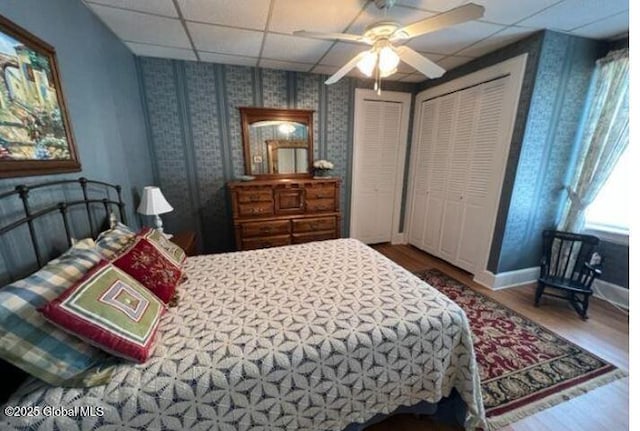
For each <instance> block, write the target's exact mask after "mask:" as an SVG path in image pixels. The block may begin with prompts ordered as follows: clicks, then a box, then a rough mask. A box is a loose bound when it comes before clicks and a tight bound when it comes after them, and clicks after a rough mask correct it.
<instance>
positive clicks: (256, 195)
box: [237, 189, 273, 203]
mask: <svg viewBox="0 0 640 431" xmlns="http://www.w3.org/2000/svg"><path fill="white" fill-rule="evenodd" d="M237 193H238V202H239V203H247V202H269V201H272V200H273V193H272V192H271V189H266V190H238V191H237Z"/></svg>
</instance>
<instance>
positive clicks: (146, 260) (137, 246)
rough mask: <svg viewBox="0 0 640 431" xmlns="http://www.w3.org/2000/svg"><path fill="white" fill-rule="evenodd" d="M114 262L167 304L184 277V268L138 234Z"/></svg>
mask: <svg viewBox="0 0 640 431" xmlns="http://www.w3.org/2000/svg"><path fill="white" fill-rule="evenodd" d="M112 263H113V264H114V265H115V266H117V267H118V268H120V269H122V270H123V271H124V272H126V273H127V274H129V275H131V276H132V277H133V278H135V279H136V280H138V281H139V282H140V283H142V284H143V285H144V287H146V288H147V289H149V290H150V291H151V292H153V293H154V294H155V295H156V296H157V297H158V298H160V299H162V301H163V302H164V303H165V304H166V303H168V302H169V301H170V300H171V298H172V297H173V295H174V293H175V290H176V286H177V285H178V284H179V283H180V280H181V279H182V270H181V268H180V266H179V265H178V264H176V262H175V261H173V260H171V259H169V257H168V256H167V254H166V253H163V252H162V251H161V250H160V249H159V248H158V247H156V246H155V245H154V244H153V243H152V242H151V241H148V240H147V239H145V238H144V237H140V236H138V237H137V238H136V239H135V241H134V242H133V244H132V245H131V246H130V247H129V248H128V249H127V250H126V251H124V252H122V253H121V254H120V255H118V256H117V257H116V258H115V259H114V260H113V261H112Z"/></svg>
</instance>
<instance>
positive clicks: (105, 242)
mask: <svg viewBox="0 0 640 431" xmlns="http://www.w3.org/2000/svg"><path fill="white" fill-rule="evenodd" d="M135 236H136V234H135V232H133V231H132V230H131V229H129V228H128V227H127V226H126V225H124V224H122V223H119V222H118V223H117V224H116V226H115V227H114V228H112V229H109V230H105V231H104V232H102V233H101V234H100V235H98V238H97V239H96V249H97V250H98V251H99V252H100V254H102V256H104V258H105V259H111V258H113V257H114V256H115V255H117V254H118V253H119V252H120V251H121V250H122V249H123V248H125V247H126V246H127V244H129V243H130V242H131V241H133V239H134V238H135Z"/></svg>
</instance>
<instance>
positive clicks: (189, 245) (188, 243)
mask: <svg viewBox="0 0 640 431" xmlns="http://www.w3.org/2000/svg"><path fill="white" fill-rule="evenodd" d="M171 242H173V243H174V244H176V245H177V246H178V247H180V248H181V249H183V250H184V252H185V253H186V254H187V256H195V255H196V254H198V241H197V239H196V233H195V232H193V231H184V232H179V233H177V234H175V235H173V237H171Z"/></svg>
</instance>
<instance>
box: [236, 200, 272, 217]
mask: <svg viewBox="0 0 640 431" xmlns="http://www.w3.org/2000/svg"><path fill="white" fill-rule="evenodd" d="M238 214H239V215H240V216H241V217H253V216H269V215H272V214H273V202H252V203H246V204H238Z"/></svg>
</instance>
